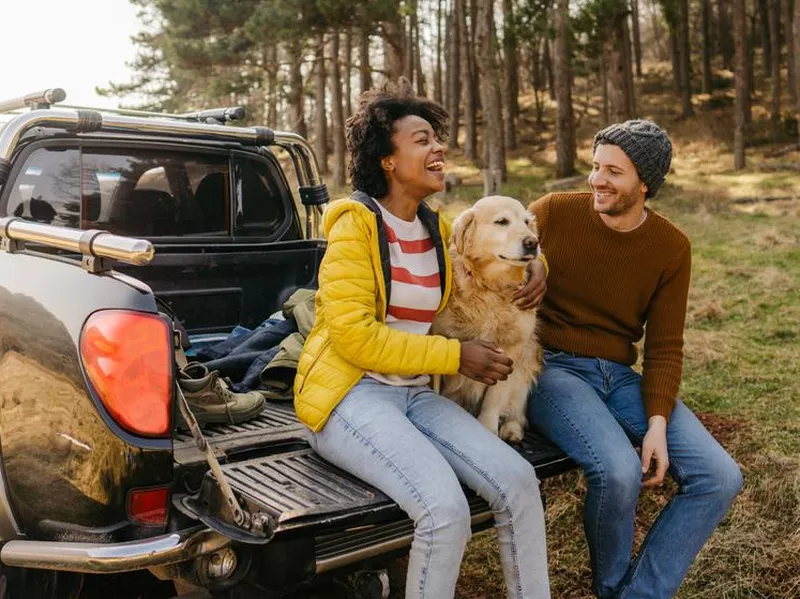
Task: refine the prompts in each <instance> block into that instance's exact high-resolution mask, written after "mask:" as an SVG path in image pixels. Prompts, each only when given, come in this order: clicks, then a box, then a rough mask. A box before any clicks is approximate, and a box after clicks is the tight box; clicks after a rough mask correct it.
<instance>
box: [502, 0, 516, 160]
mask: <svg viewBox="0 0 800 599" xmlns="http://www.w3.org/2000/svg"><path fill="white" fill-rule="evenodd" d="M503 17H504V21H505V27H504V31H503V67H504V68H505V78H504V81H503V83H504V92H505V93H504V96H505V112H506V119H505V121H504V122H505V127H506V128H505V147H506V148H507V149H509V150H516V149H517V117H518V115H519V59H518V57H517V35H516V32H515V27H516V25H515V22H514V4H513V1H512V0H503Z"/></svg>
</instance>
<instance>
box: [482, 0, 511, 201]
mask: <svg viewBox="0 0 800 599" xmlns="http://www.w3.org/2000/svg"><path fill="white" fill-rule="evenodd" d="M477 4H478V17H477V21H476V24H475V28H476V32H475V38H476V39H475V41H476V44H477V47H478V61H477V62H478V70H479V71H480V74H481V81H482V85H481V103H482V104H483V139H484V152H483V155H484V164H483V193H484V195H497V194H498V193H500V186H501V182H502V179H503V162H505V157H504V154H503V142H502V131H503V111H502V108H501V106H500V102H499V98H500V73H499V69H498V67H497V62H496V46H495V37H494V31H495V30H494V6H493V5H494V2H493V0H477Z"/></svg>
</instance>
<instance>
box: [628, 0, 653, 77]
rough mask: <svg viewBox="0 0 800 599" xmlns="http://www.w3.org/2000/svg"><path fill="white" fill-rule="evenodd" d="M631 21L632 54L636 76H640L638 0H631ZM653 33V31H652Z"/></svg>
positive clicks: (640, 52) (640, 42) (640, 44)
mask: <svg viewBox="0 0 800 599" xmlns="http://www.w3.org/2000/svg"><path fill="white" fill-rule="evenodd" d="M631 22H632V24H633V55H634V58H635V61H636V76H637V77H639V78H641V77H642V38H641V35H640V33H639V0H631ZM653 33H654V34H655V32H653Z"/></svg>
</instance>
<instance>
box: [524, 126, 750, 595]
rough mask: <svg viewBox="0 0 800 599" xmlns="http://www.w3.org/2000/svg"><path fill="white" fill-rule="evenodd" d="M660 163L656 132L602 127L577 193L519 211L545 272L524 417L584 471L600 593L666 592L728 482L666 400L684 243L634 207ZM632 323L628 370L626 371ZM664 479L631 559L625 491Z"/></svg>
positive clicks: (664, 165)
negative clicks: (534, 234)
mask: <svg viewBox="0 0 800 599" xmlns="http://www.w3.org/2000/svg"><path fill="white" fill-rule="evenodd" d="M671 158H672V144H671V143H670V140H669V138H668V137H667V135H666V133H665V132H664V131H663V130H662V129H661V128H659V127H658V126H657V125H656V124H654V123H651V122H648V121H641V120H636V121H627V122H625V123H621V124H615V125H611V126H610V127H607V128H606V129H603V130H602V131H600V132H599V133H597V135H596V136H595V139H594V160H593V165H592V172H591V174H590V175H589V187H590V189H591V192H589V193H561V194H550V195H548V196H545V197H543V198H541V199H539V200H537V201H536V202H534V203H533V204H532V205H531V210H532V212H533V213H534V214H535V215H536V217H537V220H538V225H539V231H540V240H541V244H542V247H543V249H544V251H545V252H546V254H547V259H548V263H549V266H550V273H549V276H548V280H547V294H546V295H545V296H544V301H543V304H542V305H541V307H540V311H539V316H540V327H541V328H540V338H541V341H542V345H543V346H544V347H545V365H544V370H543V372H542V375H541V376H540V378H539V381H538V385H537V386H536V387H535V388H534V389H533V390H532V392H531V395H530V399H529V405H528V416H529V418H530V421H531V424H532V426H534V427H536V428H538V429H539V430H540V431H541V432H542V433H543V434H545V435H546V436H547V437H549V438H550V439H552V440H553V441H554V442H555V443H556V444H557V445H558V446H559V447H561V448H562V450H564V451H565V452H566V453H567V454H568V455H569V456H570V457H571V458H573V459H574V460H575V461H576V462H577V463H578V464H579V465H580V466H581V468H582V469H583V471H584V475H585V477H586V481H587V485H588V491H587V496H586V505H585V508H584V528H585V532H586V537H587V541H588V544H589V553H590V557H591V564H592V572H593V590H594V592H595V594H596V595H597V596H598V597H601V598H606V597H609V598H610V597H614V598H615V599H617V598H619V599H634V598H635V599H640V598H645V597H652V598H664V597H671V596H672V595H673V594H674V593H675V592H676V591H677V589H678V586H679V585H680V583H681V581H682V580H683V578H684V576H685V575H686V571H687V570H688V568H689V566H690V565H691V563H692V561H693V560H694V558H695V557H696V555H697V553H698V552H699V551H700V549H701V547H702V546H703V544H704V543H705V542H706V540H707V539H708V537H709V536H710V535H711V533H712V532H713V531H714V528H715V527H716V526H717V524H718V523H719V522H720V520H722V518H723V516H724V515H725V514H726V513H727V511H728V509H729V508H730V506H731V503H732V502H733V499H734V497H735V496H736V495H737V493H738V492H739V491H740V490H741V486H742V475H741V472H740V470H739V468H738V466H737V465H736V463H735V462H734V461H733V460H732V459H731V458H730V456H728V454H727V453H726V452H725V450H724V449H723V448H722V447H721V446H720V445H719V444H718V443H717V442H716V441H715V440H714V438H713V437H712V436H711V435H710V434H709V433H708V431H707V430H706V429H705V428H704V427H703V425H702V424H701V423H700V422H699V421H698V420H697V418H696V417H695V416H694V415H693V414H692V413H691V411H690V410H689V409H688V408H687V407H686V406H685V405H684V404H683V403H682V402H681V401H680V400H679V399H676V396H677V393H678V387H679V385H680V379H681V369H682V359H683V326H684V318H685V315H686V298H687V294H688V289H689V277H690V271H691V247H690V244H689V240H688V238H687V237H686V235H684V234H683V233H682V232H681V231H680V230H679V229H678V228H677V227H676V226H675V225H673V224H672V223H671V222H669V221H668V220H667V219H666V218H664V217H663V216H661V215H660V214H658V213H657V212H655V211H654V210H652V209H650V208H648V207H646V206H645V200H646V199H647V198H652V197H653V196H655V195H656V192H657V191H658V188H659V187H660V186H661V184H662V183H663V181H664V177H665V176H666V175H667V173H668V172H669V167H670V162H671ZM645 325H646V326H647V334H646V335H645V344H644V363H643V366H642V374H641V376H640V375H639V374H638V373H637V372H636V371H634V370H633V369H632V368H631V365H633V364H634V363H635V362H636V358H637V351H636V348H635V346H634V344H635V343H636V342H637V341H638V340H639V339H641V337H642V335H643V333H644V329H645ZM635 447H641V457H640V456H639V455H638V454H637V452H636V450H635ZM667 471H669V473H670V475H671V476H672V477H673V478H674V479H675V480H676V481H677V483H678V485H679V487H680V490H679V492H678V493H677V494H676V495H675V496H674V497H673V498H672V500H671V501H670V502H669V504H668V505H667V506H666V507H665V508H664V509H663V510H662V512H661V514H660V515H659V517H658V519H657V520H656V522H655V523H654V524H653V527H652V528H651V529H650V532H649V534H648V535H647V538H646V539H645V541H644V543H643V545H642V547H641V550H640V552H639V555H638V557H637V558H636V560H635V561H633V562H632V563H631V557H632V556H631V554H632V549H633V534H634V515H635V511H636V504H637V501H638V497H639V492H640V490H641V488H642V487H653V486H657V485H661V483H662V481H663V480H664V476H665V474H666V472H667Z"/></svg>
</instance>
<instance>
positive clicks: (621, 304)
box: [530, 192, 691, 418]
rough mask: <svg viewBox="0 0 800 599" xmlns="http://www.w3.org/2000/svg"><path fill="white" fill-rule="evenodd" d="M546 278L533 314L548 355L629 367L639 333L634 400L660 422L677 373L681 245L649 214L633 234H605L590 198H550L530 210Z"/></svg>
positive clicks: (685, 275) (685, 273) (686, 256)
mask: <svg viewBox="0 0 800 599" xmlns="http://www.w3.org/2000/svg"><path fill="white" fill-rule="evenodd" d="M530 209H531V211H532V212H533V213H534V214H535V215H536V218H537V220H538V226H539V235H540V242H541V246H542V249H543V250H544V252H545V254H546V255H547V261H548V263H549V266H550V274H549V276H548V280H547V295H546V296H545V299H544V303H543V304H542V306H541V307H540V309H539V322H540V325H539V326H540V328H539V332H540V339H541V342H542V344H543V345H544V346H545V347H546V348H548V349H552V350H556V351H567V352H570V353H574V354H577V355H580V356H591V357H597V358H605V359H607V360H612V361H615V362H621V363H623V364H634V363H635V362H636V358H637V354H636V348H635V347H634V343H636V342H637V341H639V339H641V338H642V334H643V333H644V327H645V323H646V324H647V335H646V336H645V343H644V364H643V371H642V396H643V401H644V405H645V410H646V412H647V416H648V418H649V417H650V416H653V415H656V414H660V415H662V416H665V417H666V418H669V416H670V413H671V412H672V408H673V406H674V404H675V397H676V396H677V394H678V387H679V386H680V381H681V370H682V368H683V325H684V319H685V317H686V298H687V295H688V291H689V278H690V274H691V245H690V243H689V239H688V238H687V237H686V235H684V234H683V233H682V232H681V231H680V230H679V229H678V228H677V227H676V226H675V225H673V224H672V223H671V222H669V221H668V220H667V219H666V218H664V217H663V216H661V215H660V214H658V213H657V212H655V211H653V210H652V209H648V216H647V219H646V220H645V221H644V222H643V223H642V224H641V225H640V226H639V227H638V228H636V229H634V230H632V231H628V232H625V233H621V232H619V231H615V230H614V229H611V228H610V227H608V226H606V225H605V224H604V223H603V221H602V220H601V219H600V216H599V215H598V214H597V212H595V211H594V209H593V207H592V194H591V193H588V192H587V193H555V194H549V195H546V196H545V197H543V198H540V199H539V200H536V201H535V202H533V203H532V204H531V205H530Z"/></svg>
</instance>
